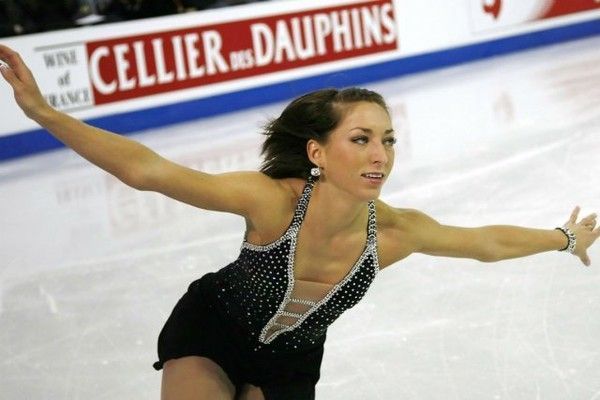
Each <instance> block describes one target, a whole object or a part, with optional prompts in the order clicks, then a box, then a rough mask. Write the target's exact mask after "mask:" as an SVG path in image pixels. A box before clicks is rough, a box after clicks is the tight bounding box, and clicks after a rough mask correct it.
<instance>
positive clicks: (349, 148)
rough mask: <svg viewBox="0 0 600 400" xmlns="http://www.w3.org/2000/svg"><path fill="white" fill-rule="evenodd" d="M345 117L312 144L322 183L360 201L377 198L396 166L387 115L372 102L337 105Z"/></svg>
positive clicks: (310, 142)
mask: <svg viewBox="0 0 600 400" xmlns="http://www.w3.org/2000/svg"><path fill="white" fill-rule="evenodd" d="M338 107H340V110H341V113H342V118H341V120H340V123H339V124H338V125H337V127H336V128H335V129H334V130H333V131H332V132H331V133H330V134H329V136H328V138H327V141H326V142H325V143H323V144H319V143H318V142H315V141H309V144H308V152H309V157H311V160H312V161H313V163H315V164H316V165H318V166H319V167H321V170H322V178H321V179H322V180H323V181H326V182H329V183H332V184H334V185H336V186H338V187H339V188H340V189H342V190H344V191H346V192H348V193H351V194H352V195H353V196H355V197H358V198H360V199H368V200H371V199H375V198H377V197H378V196H379V194H380V192H381V188H382V186H383V183H384V182H385V180H386V179H387V177H388V176H389V174H390V172H391V169H392V166H393V163H394V144H395V143H396V139H395V137H394V130H393V129H392V122H391V120H390V116H389V114H388V112H387V111H386V110H385V109H384V108H382V107H381V106H380V105H378V104H376V103H372V102H366V101H361V102H356V103H350V104H343V105H338Z"/></svg>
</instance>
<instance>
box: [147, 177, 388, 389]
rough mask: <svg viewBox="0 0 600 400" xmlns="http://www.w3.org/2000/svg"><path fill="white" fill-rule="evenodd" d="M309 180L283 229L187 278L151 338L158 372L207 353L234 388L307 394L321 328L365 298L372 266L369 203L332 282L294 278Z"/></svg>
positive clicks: (323, 334)
mask: <svg viewBox="0 0 600 400" xmlns="http://www.w3.org/2000/svg"><path fill="white" fill-rule="evenodd" d="M314 184H315V180H314V178H310V179H309V180H308V181H307V183H306V185H305V187H304V190H303V193H302V195H301V197H300V199H299V201H298V204H297V206H296V210H295V213H294V217H293V219H292V222H291V224H290V226H289V228H288V229H287V230H286V232H285V233H284V234H283V235H282V236H281V238H279V239H278V240H276V241H274V242H272V243H270V244H268V245H264V246H258V245H254V244H251V243H248V242H247V241H245V240H244V242H243V244H242V248H241V252H240V255H239V257H238V259H237V260H235V261H234V262H232V263H231V264H229V265H227V266H226V267H224V268H222V269H221V270H219V271H217V272H213V273H208V274H206V275H204V276H203V277H202V278H200V279H198V280H197V281H194V282H193V283H192V284H191V285H190V286H189V288H188V291H187V293H185V295H184V296H183V297H182V298H181V299H180V300H179V302H178V303H177V305H176V306H175V308H174V310H173V312H172V313H171V316H170V317H169V319H168V320H167V322H166V324H165V326H164V327H163V329H162V331H161V333H160V336H159V339H158V356H159V361H158V362H156V363H155V364H154V368H155V369H157V370H159V369H161V368H162V366H163V363H165V362H166V361H168V360H170V359H175V358H180V357H185V356H201V357H207V358H209V359H211V360H213V361H214V362H215V363H217V364H218V365H219V366H220V367H221V368H223V370H224V371H225V372H226V373H227V375H228V376H229V379H230V380H231V381H232V382H233V384H234V385H236V387H237V389H238V390H239V389H240V388H241V386H243V385H244V384H245V383H250V384H252V385H255V386H259V387H260V388H261V389H262V391H263V394H264V396H265V398H266V399H267V400H280V399H281V400H295V399H298V400H307V399H314V396H315V385H316V383H317V381H318V380H319V376H320V372H319V371H320V366H321V360H322V357H323V344H324V342H325V337H326V333H327V327H328V326H329V325H331V323H332V322H333V321H335V320H336V319H337V318H338V317H339V316H340V315H341V314H342V313H343V312H344V311H346V310H347V309H349V308H351V307H353V306H354V305H355V304H357V303H358V302H359V300H360V299H361V298H362V297H363V296H364V294H365V293H366V291H367V289H368V288H369V286H370V285H371V282H372V281H373V279H374V278H375V275H376V274H377V272H378V270H379V264H378V260H377V232H376V230H377V222H376V215H375V203H374V202H373V201H370V202H369V204H368V206H369V218H368V223H367V227H366V228H367V240H366V243H365V248H364V251H363V253H362V254H361V256H360V257H359V259H358V260H357V261H356V263H355V264H354V265H353V266H352V268H351V269H350V271H349V272H348V274H347V275H346V276H345V277H344V278H343V279H342V280H341V281H340V282H339V283H337V284H335V285H330V284H324V283H317V282H309V281H301V280H298V279H295V278H294V256H295V249H296V240H297V237H298V232H299V230H300V226H301V224H302V221H303V219H304V215H305V213H306V209H307V206H308V202H309V200H310V196H311V193H312V189H313V187H314Z"/></svg>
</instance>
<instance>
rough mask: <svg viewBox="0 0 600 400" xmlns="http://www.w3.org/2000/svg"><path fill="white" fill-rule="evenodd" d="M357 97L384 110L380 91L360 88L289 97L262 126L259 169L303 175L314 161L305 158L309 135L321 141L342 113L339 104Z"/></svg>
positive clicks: (280, 174) (288, 175) (271, 173)
mask: <svg viewBox="0 0 600 400" xmlns="http://www.w3.org/2000/svg"><path fill="white" fill-rule="evenodd" d="M359 101H367V102H371V103H376V104H379V105H380V106H381V107H382V108H383V109H385V110H386V111H388V108H387V105H386V104H385V100H384V99H383V97H382V96H381V95H380V94H378V93H376V92H373V91H371V90H367V89H361V88H347V89H342V90H337V89H322V90H317V91H314V92H311V93H307V94H305V95H303V96H300V97H298V98H296V99H295V100H293V101H292V102H291V103H290V104H289V105H288V106H287V107H286V108H285V109H284V110H283V112H282V113H281V115H280V116H279V117H278V118H275V119H273V120H271V121H269V122H268V123H267V124H266V125H265V126H264V130H263V132H262V133H263V134H264V135H265V136H267V138H266V139H265V141H264V143H263V146H262V152H261V154H262V155H263V156H264V159H263V162H262V165H261V167H260V171H261V172H263V173H265V174H266V175H268V176H270V177H271V178H276V179H279V178H292V177H293V178H302V179H307V178H308V177H309V175H310V169H311V168H313V167H315V165H314V164H313V163H311V162H310V160H309V159H308V154H307V152H306V143H307V142H308V140H309V139H314V140H316V141H318V142H319V143H325V142H326V141H327V139H328V137H329V134H330V133H331V131H332V130H334V129H335V127H336V126H337V125H338V124H339V122H340V121H341V119H342V117H343V109H342V108H341V107H339V105H342V104H348V103H356V102H359Z"/></svg>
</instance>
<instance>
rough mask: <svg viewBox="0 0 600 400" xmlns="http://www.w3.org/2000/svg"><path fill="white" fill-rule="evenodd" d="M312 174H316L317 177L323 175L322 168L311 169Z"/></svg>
mask: <svg viewBox="0 0 600 400" xmlns="http://www.w3.org/2000/svg"><path fill="white" fill-rule="evenodd" d="M310 174H311V175H312V176H314V177H315V178H316V177H318V176H321V169H320V168H311V169H310Z"/></svg>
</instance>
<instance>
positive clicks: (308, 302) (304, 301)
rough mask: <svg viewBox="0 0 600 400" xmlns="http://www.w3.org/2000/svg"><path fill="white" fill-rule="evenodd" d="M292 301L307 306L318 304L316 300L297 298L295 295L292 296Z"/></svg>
mask: <svg viewBox="0 0 600 400" xmlns="http://www.w3.org/2000/svg"><path fill="white" fill-rule="evenodd" d="M290 303H297V304H302V305H305V306H314V305H315V304H317V302H316V301H312V300H306V299H295V298H293V297H291V298H290Z"/></svg>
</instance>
